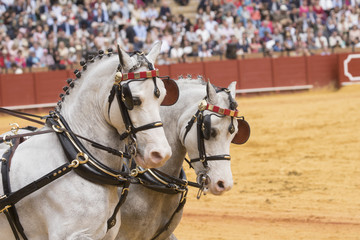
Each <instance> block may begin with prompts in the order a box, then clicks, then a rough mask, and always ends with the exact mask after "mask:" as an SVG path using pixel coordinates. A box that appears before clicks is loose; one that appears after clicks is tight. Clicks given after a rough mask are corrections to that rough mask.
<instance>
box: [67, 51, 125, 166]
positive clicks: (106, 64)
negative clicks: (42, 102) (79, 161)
mask: <svg viewBox="0 0 360 240" xmlns="http://www.w3.org/2000/svg"><path fill="white" fill-rule="evenodd" d="M104 58H106V59H102V60H96V61H95V63H92V64H90V65H89V66H88V68H87V70H86V71H83V72H82V75H81V77H80V78H79V79H77V80H74V83H75V86H74V88H72V89H71V90H70V94H69V95H66V97H65V100H64V102H63V104H62V107H61V110H60V113H61V114H62V115H63V116H64V118H65V120H66V121H67V122H68V124H69V126H70V128H71V130H72V131H73V132H75V133H77V134H79V135H81V136H84V137H87V138H89V139H91V140H94V141H96V142H98V143H100V144H103V145H105V146H109V147H113V148H115V149H119V150H122V149H123V145H122V143H121V141H120V140H119V136H118V134H117V131H116V130H115V128H113V127H112V126H110V125H109V124H108V122H107V121H106V118H105V114H107V107H108V103H107V101H108V96H109V94H110V90H111V87H112V85H113V83H114V76H115V72H116V66H117V64H118V60H117V58H116V56H113V57H110V58H108V57H104ZM115 103H116V101H115V102H114V103H113V104H115ZM124 129H125V128H124ZM82 143H83V144H84V146H85V147H86V148H87V149H88V150H89V151H91V153H92V154H93V155H94V156H95V157H98V158H100V157H101V160H104V161H103V163H104V164H107V162H108V166H109V167H113V168H118V167H120V166H119V164H118V162H119V161H112V159H113V158H115V157H114V156H112V155H110V154H107V153H106V152H104V151H100V150H97V149H95V148H93V147H92V146H91V145H90V144H89V143H88V142H86V141H83V142H82Z"/></svg>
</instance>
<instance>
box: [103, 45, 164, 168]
mask: <svg viewBox="0 0 360 240" xmlns="http://www.w3.org/2000/svg"><path fill="white" fill-rule="evenodd" d="M160 48H161V42H157V43H156V44H155V45H154V46H153V48H152V49H151V50H150V52H149V53H148V54H147V55H145V54H143V53H140V52H136V53H133V54H131V55H129V54H128V53H126V52H125V51H123V50H122V49H120V48H119V49H118V50H119V61H120V64H119V67H118V72H117V74H116V77H115V78H117V80H116V81H117V85H114V89H115V90H114V91H115V92H117V94H116V96H117V100H118V102H119V104H111V102H110V106H109V108H108V114H107V115H108V122H109V123H110V124H111V125H112V126H113V127H115V128H116V129H117V131H118V133H119V134H120V135H121V136H125V137H131V132H132V133H134V134H135V133H136V135H132V136H133V137H132V141H134V142H135V143H136V146H135V147H136V152H137V154H136V157H135V161H136V163H137V164H139V165H141V166H142V167H145V168H154V167H159V166H161V165H163V164H164V163H165V162H166V160H168V159H169V158H170V156H171V148H170V146H169V144H168V142H167V139H166V137H165V133H164V130H163V128H162V123H161V119H160V113H159V107H160V104H161V103H162V101H163V100H164V98H165V96H166V92H167V91H166V88H165V85H164V83H163V81H161V79H159V78H158V71H157V70H156V69H155V68H154V63H155V60H156V57H157V56H158V54H159V53H160ZM113 97H114V96H113ZM119 106H120V107H119ZM124 123H125V125H126V126H125V127H126V129H125V135H124ZM126 133H128V135H127V134H126Z"/></svg>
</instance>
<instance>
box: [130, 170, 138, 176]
mask: <svg viewBox="0 0 360 240" xmlns="http://www.w3.org/2000/svg"><path fill="white" fill-rule="evenodd" d="M138 174H139V170H138V169H137V168H134V169H131V171H130V176H132V177H136V176H137V175H138Z"/></svg>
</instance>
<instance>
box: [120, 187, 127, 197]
mask: <svg viewBox="0 0 360 240" xmlns="http://www.w3.org/2000/svg"><path fill="white" fill-rule="evenodd" d="M125 191H129V188H123V190H122V192H121V195H124V193H125Z"/></svg>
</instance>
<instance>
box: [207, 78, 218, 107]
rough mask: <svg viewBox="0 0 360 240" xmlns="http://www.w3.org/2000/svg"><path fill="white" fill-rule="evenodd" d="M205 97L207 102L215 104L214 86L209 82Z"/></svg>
mask: <svg viewBox="0 0 360 240" xmlns="http://www.w3.org/2000/svg"><path fill="white" fill-rule="evenodd" d="M206 95H207V98H208V99H209V102H212V103H214V102H216V101H215V100H216V90H215V88H214V86H213V85H212V84H211V83H210V81H209V82H207V84H206Z"/></svg>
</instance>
